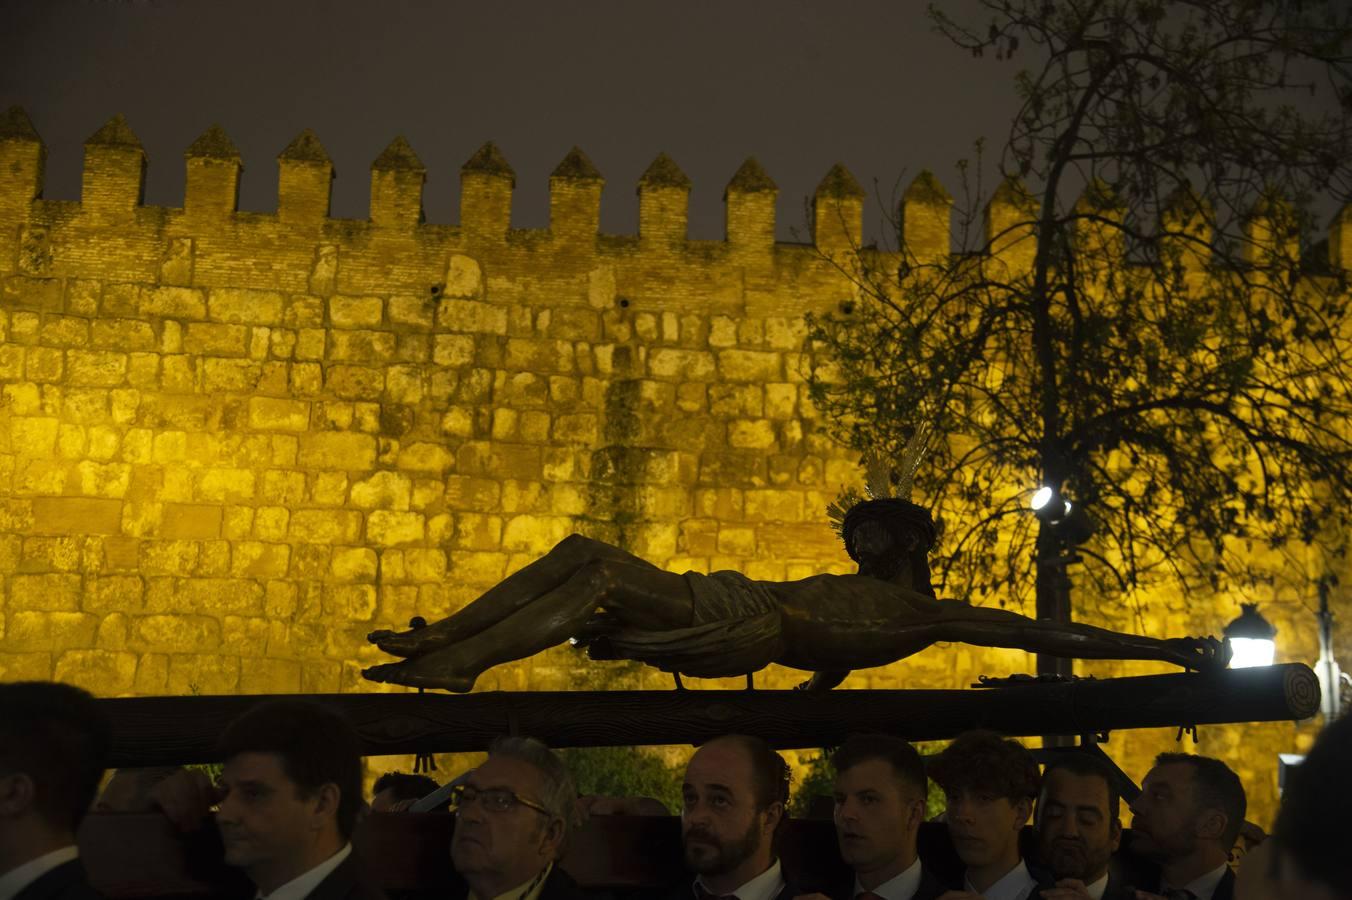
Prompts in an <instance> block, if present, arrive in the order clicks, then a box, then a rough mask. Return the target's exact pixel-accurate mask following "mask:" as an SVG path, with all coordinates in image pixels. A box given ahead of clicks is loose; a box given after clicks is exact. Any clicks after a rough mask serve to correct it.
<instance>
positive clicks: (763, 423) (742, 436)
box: [728, 419, 775, 450]
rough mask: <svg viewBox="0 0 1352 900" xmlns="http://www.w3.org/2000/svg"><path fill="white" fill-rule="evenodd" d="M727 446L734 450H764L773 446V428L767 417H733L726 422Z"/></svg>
mask: <svg viewBox="0 0 1352 900" xmlns="http://www.w3.org/2000/svg"><path fill="white" fill-rule="evenodd" d="M728 446H729V447H732V448H733V449H734V450H766V449H769V448H770V447H773V446H775V429H774V426H773V425H772V424H771V423H770V421H769V420H768V419H735V420H733V421H732V422H729V423H728Z"/></svg>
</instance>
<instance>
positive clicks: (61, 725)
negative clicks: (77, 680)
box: [0, 682, 110, 900]
mask: <svg viewBox="0 0 1352 900" xmlns="http://www.w3.org/2000/svg"><path fill="white" fill-rule="evenodd" d="M109 744H110V735H109V727H108V722H107V720H106V719H105V718H104V716H103V714H102V712H101V711H100V710H99V709H98V707H97V705H96V704H95V702H94V698H93V697H91V696H90V695H89V694H87V693H85V692H84V691H82V690H80V689H79V688H76V687H71V686H70V685H65V684H50V683H46V682H16V683H13V684H3V685H0V900H99V894H98V892H96V891H95V890H94V889H93V888H91V887H90V886H89V883H88V881H87V880H86V879H85V871H84V867H83V866H82V865H81V864H80V859H79V855H80V854H79V851H78V850H77V849H76V846H75V830H76V828H78V827H79V825H80V821H81V820H82V819H83V818H84V816H85V813H86V812H88V811H89V807H90V806H91V805H92V804H93V802H94V795H95V793H97V791H98V789H99V781H101V780H102V778H103V769H104V765H105V763H106V761H107V757H108V749H109Z"/></svg>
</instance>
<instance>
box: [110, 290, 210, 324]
mask: <svg viewBox="0 0 1352 900" xmlns="http://www.w3.org/2000/svg"><path fill="white" fill-rule="evenodd" d="M137 299H138V301H139V302H138V307H139V310H138V311H139V312H140V313H141V314H142V315H151V316H163V317H165V318H166V319H205V318H206V315H207V301H206V298H205V297H204V296H203V292H202V291H200V290H197V289H196V288H186V287H153V288H142V289H141V291H140V293H139V294H138V297H137ZM107 301H108V294H107V292H106V291H105V293H104V302H105V303H106V302H107Z"/></svg>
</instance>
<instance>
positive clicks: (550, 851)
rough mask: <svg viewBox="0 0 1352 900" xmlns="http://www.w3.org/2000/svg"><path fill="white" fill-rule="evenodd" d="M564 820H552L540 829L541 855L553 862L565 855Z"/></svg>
mask: <svg viewBox="0 0 1352 900" xmlns="http://www.w3.org/2000/svg"><path fill="white" fill-rule="evenodd" d="M562 851H563V820H562V819H560V818H557V817H555V818H552V819H550V820H549V822H548V823H547V824H546V825H545V827H544V828H542V829H540V854H541V855H542V856H546V857H548V858H550V859H552V860H557V859H559V857H561V856H562V855H563V852H562Z"/></svg>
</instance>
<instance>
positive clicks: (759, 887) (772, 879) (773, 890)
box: [695, 860, 784, 900]
mask: <svg viewBox="0 0 1352 900" xmlns="http://www.w3.org/2000/svg"><path fill="white" fill-rule="evenodd" d="M695 884H696V885H699V886H701V887H703V888H704V889H705V890H706V891H709V890H710V889H709V886H708V885H707V884H705V883H704V877H703V876H700V877H699V878H696V879H695ZM782 890H784V873H783V870H781V869H780V867H779V860H775V861H774V863H772V864H771V865H770V868H768V869H766V870H765V871H764V872H762V873H760V874H759V875H757V876H756V877H755V878H753V879H751V880H750V881H748V882H747V883H746V884H744V885H742V886H741V887H739V888H737V889H736V890H734V891H731V892H729V893H728V894H726V895H720V896H729V897H736V898H737V900H775V898H776V897H778V896H779V892H780V891H782ZM710 893H714V892H713V891H710Z"/></svg>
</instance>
